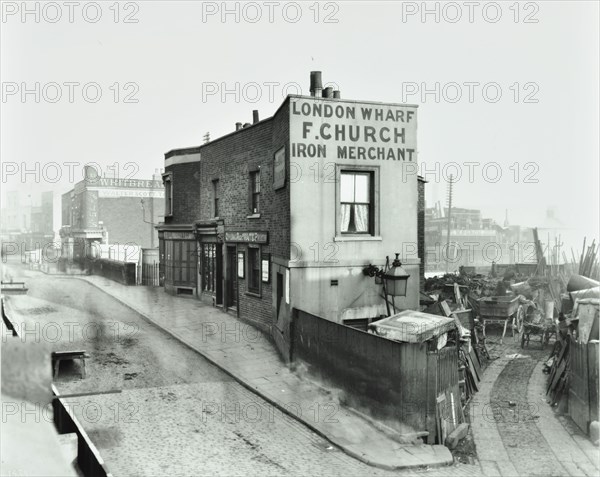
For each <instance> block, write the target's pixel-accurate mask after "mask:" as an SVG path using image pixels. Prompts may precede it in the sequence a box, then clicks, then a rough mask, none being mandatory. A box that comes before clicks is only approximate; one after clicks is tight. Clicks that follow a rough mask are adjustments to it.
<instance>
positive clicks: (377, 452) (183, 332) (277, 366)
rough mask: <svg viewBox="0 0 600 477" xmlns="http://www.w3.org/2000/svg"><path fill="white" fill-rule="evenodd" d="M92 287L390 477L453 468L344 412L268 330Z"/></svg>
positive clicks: (175, 300)
mask: <svg viewBox="0 0 600 477" xmlns="http://www.w3.org/2000/svg"><path fill="white" fill-rule="evenodd" d="M68 279H78V280H84V281H86V282H87V283H90V284H91V285H93V286H95V287H97V288H98V289H100V290H102V291H104V292H106V293H107V294H109V295H110V296H112V297H113V298H115V299H116V300H118V301H120V302H121V303H122V304H124V305H126V306H127V307H129V308H131V309H132V310H134V311H135V312H137V313H139V314H140V315H141V316H143V317H144V318H145V319H147V320H148V321H149V322H151V323H153V324H154V325H156V326H157V327H159V328H161V329H163V330H164V331H165V332H167V333H168V334H170V335H171V336H173V337H174V338H176V339H178V340H179V341H181V342H182V343H184V344H185V345H187V346H189V347H190V348H192V349H193V350H195V351H196V352H198V353H200V354H201V355H202V356H204V357H205V358H206V359H207V360H209V361H210V362H212V363H213V364H215V365H216V366H218V367H219V368H220V369H222V370H223V371H225V372H226V373H227V374H229V375H230V376H232V377H233V378H234V379H235V380H236V381H238V382H239V383H240V384H242V385H243V386H244V387H246V388H247V389H249V390H251V391H252V392H254V393H256V394H258V395H260V396H261V397H262V398H263V399H265V400H266V401H267V402H269V403H270V404H272V405H273V406H275V407H276V408H278V409H279V410H280V411H282V412H284V413H285V414H287V415H289V416H291V417H293V418H295V419H297V420H298V421H300V422H301V423H303V424H304V425H306V426H307V427H308V428H310V429H311V430H313V431H314V432H316V433H317V434H319V435H320V436H322V437H323V438H325V439H326V440H328V441H329V442H331V443H332V444H334V445H335V446H337V447H338V448H340V449H341V450H342V451H343V452H345V453H346V454H348V455H350V456H352V457H354V458H356V459H358V460H360V461H362V462H364V463H366V464H368V465H371V466H374V467H377V468H380V469H386V470H396V469H408V468H424V467H435V466H442V465H449V464H452V463H453V457H452V454H451V453H450V451H449V450H448V448H446V447H445V446H442V445H426V444H408V445H407V444H402V443H400V442H398V440H397V439H395V438H394V435H393V433H390V432H384V431H383V430H382V428H381V427H378V428H376V427H375V426H374V425H373V423H371V422H369V421H368V420H366V419H364V418H362V417H361V416H360V415H358V414H357V413H356V412H355V411H353V410H352V409H350V408H348V407H346V406H344V405H343V404H341V403H340V401H339V399H338V398H337V393H336V392H335V390H333V391H332V390H329V389H325V388H323V387H321V386H319V385H316V384H315V383H314V382H312V381H310V380H308V379H307V378H306V377H305V376H303V375H302V373H294V372H292V371H290V370H289V369H288V367H287V365H286V364H285V363H284V362H283V361H282V359H281V358H280V357H279V354H278V352H277V350H276V348H275V346H274V345H273V343H272V341H271V340H270V339H269V338H267V336H266V335H264V334H263V333H262V332H261V331H260V330H258V329H257V328H255V327H253V326H252V325H250V324H248V323H245V322H243V321H241V320H239V319H237V318H236V317H234V316H232V315H229V314H227V313H224V312H222V311H221V309H220V308H217V307H211V306H208V305H205V304H203V303H201V302H200V301H198V300H194V299H188V298H181V297H174V296H171V295H169V294H167V293H165V292H164V291H163V289H162V288H152V287H143V286H125V285H121V284H119V283H116V282H114V281H111V280H108V279H106V278H103V277H98V276H85V277H69V278H68Z"/></svg>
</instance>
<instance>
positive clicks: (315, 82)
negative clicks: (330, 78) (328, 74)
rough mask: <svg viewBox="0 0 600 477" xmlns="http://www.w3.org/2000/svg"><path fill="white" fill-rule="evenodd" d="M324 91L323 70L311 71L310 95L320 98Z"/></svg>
mask: <svg viewBox="0 0 600 477" xmlns="http://www.w3.org/2000/svg"><path fill="white" fill-rule="evenodd" d="M322 91H323V81H322V80H321V72H320V71H311V72H310V95H311V96H316V97H317V98H320V97H321V92H322Z"/></svg>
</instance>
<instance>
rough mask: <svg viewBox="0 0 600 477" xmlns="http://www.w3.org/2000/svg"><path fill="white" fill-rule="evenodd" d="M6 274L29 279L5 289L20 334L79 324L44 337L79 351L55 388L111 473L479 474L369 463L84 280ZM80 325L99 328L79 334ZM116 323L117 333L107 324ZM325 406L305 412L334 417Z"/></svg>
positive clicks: (461, 468)
mask: <svg viewBox="0 0 600 477" xmlns="http://www.w3.org/2000/svg"><path fill="white" fill-rule="evenodd" d="M12 273H13V276H14V277H15V279H26V280H27V283H28V286H29V292H28V295H26V296H13V297H10V300H9V301H10V304H11V310H12V311H13V313H14V318H16V321H17V322H21V323H23V322H25V323H27V326H28V328H27V329H29V330H35V326H34V324H35V323H39V325H40V327H39V331H38V332H37V334H34V333H30V334H29V335H28V337H29V339H34V338H36V339H47V338H49V337H50V329H51V328H52V330H53V331H54V330H56V329H60V330H62V331H63V332H64V331H65V330H67V329H68V327H67V326H66V323H73V322H78V323H79V325H81V326H80V327H75V326H74V325H71V328H72V329H75V330H78V331H77V332H75V333H74V334H73V336H72V337H69V335H68V334H67V333H63V334H62V340H60V341H55V340H54V335H52V343H51V346H52V347H53V349H72V348H83V349H86V350H87V351H88V352H89V353H90V355H91V359H89V360H88V366H87V368H88V373H87V377H86V379H83V380H82V379H80V378H79V371H80V370H79V367H78V366H77V365H70V366H69V365H65V366H64V368H61V373H60V375H59V377H58V379H57V380H56V384H57V387H58V389H59V391H60V392H61V393H62V394H64V395H68V394H75V395H76V396H75V397H73V398H65V401H66V403H67V404H70V405H71V406H72V409H73V411H74V413H75V415H76V416H77V418H78V419H79V420H80V422H81V423H82V424H83V426H84V428H85V430H86V432H88V434H89V436H90V438H91V439H92V441H93V442H94V444H95V445H96V446H97V448H98V450H99V451H100V454H101V455H102V457H103V458H104V459H105V461H106V463H107V467H108V468H109V470H110V471H111V472H113V474H114V475H115V476H130V475H140V476H154V475H163V474H169V475H174V476H191V475H283V474H285V475H323V476H326V475H378V476H385V475H403V476H404V475H406V476H411V475H414V476H416V475H431V476H436V477H437V476H440V477H441V476H446V475H456V476H471V475H478V474H480V468H479V466H478V465H462V464H457V465H453V466H447V467H440V468H432V469H416V470H413V471H396V472H393V471H386V470H382V469H378V468H375V467H372V466H369V465H366V464H364V463H362V462H360V461H358V460H356V459H354V458H352V457H350V456H349V455H347V454H345V453H344V452H342V451H341V450H340V449H338V448H336V447H335V446H332V445H331V443H330V442H328V441H327V440H326V439H324V438H323V437H321V436H319V435H318V434H316V433H315V432H313V431H311V430H310V429H308V428H307V427H306V426H305V425H303V424H302V423H300V422H298V421H297V420H296V419H294V418H292V417H290V416H288V415H286V414H284V413H282V412H281V411H280V410H278V409H277V408H275V407H274V406H272V405H271V404H270V403H268V402H267V401H265V400H264V399H262V398H261V397H260V396H258V395H256V394H254V393H252V392H250V391H249V390H247V389H246V388H244V387H243V386H241V385H240V384H238V383H237V382H236V381H235V380H233V379H232V378H231V377H230V376H228V375H227V374H225V373H224V372H222V371H221V370H220V369H218V368H217V367H216V366H214V365H212V364H211V363H209V362H207V361H206V360H205V359H204V358H203V357H202V356H200V355H198V354H197V353H196V352H194V351H192V350H190V349H189V348H188V347H187V346H185V345H183V344H182V343H180V342H179V341H177V340H175V339H173V338H172V337H171V336H170V335H167V334H165V333H163V332H162V330H160V329H158V328H156V327H155V326H153V325H151V324H149V323H148V322H146V321H145V320H144V319H142V317H140V316H139V315H138V314H136V313H135V312H133V311H132V310H131V309H129V308H127V307H125V306H123V305H122V304H121V303H119V302H118V301H116V300H114V299H112V298H110V297H107V296H106V295H105V294H104V293H103V292H101V291H99V290H97V289H96V288H94V287H92V286H91V285H89V284H87V283H85V282H83V281H81V280H77V279H69V278H66V279H59V280H56V279H54V278H53V277H50V276H46V275H44V274H42V273H40V272H32V271H28V270H24V269H21V268H18V267H15V268H12ZM86 323H93V324H94V326H93V327H89V329H90V330H91V329H92V328H93V329H94V330H96V331H95V332H94V333H91V332H90V333H89V336H88V339H86V336H84V335H82V334H81V330H83V329H85V325H86ZM115 323H119V324H120V325H119V326H116V329H119V330H121V334H120V336H117V335H115V334H114V333H112V332H110V331H111V330H113V329H115V325H114V324H115ZM109 324H111V326H108V325H109ZM125 324H127V325H128V327H125ZM98 330H103V331H102V332H99V331H98ZM80 393H81V394H84V395H78V394H80ZM323 411H324V412H319V410H318V409H315V414H314V418H315V419H324V418H326V417H327V416H329V417H331V416H330V413H329V412H327V411H330V409H327V410H323ZM338 412H341V411H340V410H339V409H334V415H333V418H335V413H338ZM192 449H193V452H191V450H192Z"/></svg>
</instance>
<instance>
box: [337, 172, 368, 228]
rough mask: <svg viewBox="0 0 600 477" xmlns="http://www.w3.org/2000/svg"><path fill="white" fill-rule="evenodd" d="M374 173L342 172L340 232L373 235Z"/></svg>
mask: <svg viewBox="0 0 600 477" xmlns="http://www.w3.org/2000/svg"><path fill="white" fill-rule="evenodd" d="M372 197H373V173H372V172H356V171H341V173H340V209H339V214H340V217H339V220H340V232H341V233H344V234H372V233H373V199H372Z"/></svg>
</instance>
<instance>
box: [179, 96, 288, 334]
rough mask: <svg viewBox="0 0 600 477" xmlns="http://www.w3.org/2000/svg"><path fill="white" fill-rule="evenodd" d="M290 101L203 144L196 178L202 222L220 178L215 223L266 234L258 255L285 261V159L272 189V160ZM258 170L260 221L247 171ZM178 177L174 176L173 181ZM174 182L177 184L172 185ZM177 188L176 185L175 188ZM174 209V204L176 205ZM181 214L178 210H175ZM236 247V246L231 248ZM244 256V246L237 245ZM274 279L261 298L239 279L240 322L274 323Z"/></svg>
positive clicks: (284, 136) (282, 142) (209, 215)
mask: <svg viewBox="0 0 600 477" xmlns="http://www.w3.org/2000/svg"><path fill="white" fill-rule="evenodd" d="M288 135H289V118H288V103H287V102H286V103H285V104H284V105H283V106H282V108H281V109H280V110H279V111H278V113H277V114H276V115H275V116H274V117H273V118H271V119H268V120H265V121H262V122H259V123H256V124H254V125H252V126H250V127H248V128H244V129H242V130H240V131H238V132H236V133H234V134H231V135H229V136H226V137H224V138H222V139H218V140H215V141H213V142H210V143H208V144H206V145H204V146H202V152H201V154H202V160H201V163H200V164H201V175H200V176H201V177H200V217H198V218H200V219H201V220H210V219H213V218H214V217H213V180H215V179H218V180H219V219H221V220H223V221H224V225H225V230H226V231H236V230H237V231H268V232H269V243H268V245H263V246H262V247H261V253H262V254H267V253H268V254H270V255H271V261H272V259H273V257H281V258H285V259H288V258H289V250H290V227H289V224H290V209H289V158H287V157H286V161H287V164H288V165H287V167H286V170H287V174H288V178H287V179H288V180H287V182H286V187H284V188H283V189H280V190H277V191H275V190H274V189H273V156H274V154H275V152H276V151H277V150H279V149H280V148H281V147H287V143H288ZM257 168H260V181H261V192H260V217H259V218H248V216H250V215H251V211H250V203H249V199H250V171H252V170H256V169H257ZM175 180H176V179H175V178H174V181H175ZM174 184H175V182H174ZM174 187H175V190H176V189H177V185H174ZM175 208H176V211H177V208H178V206H177V205H176V206H175ZM177 213H178V214H179V211H177ZM230 245H234V244H230ZM237 250H238V251H244V252H245V254H246V255H245V256H246V259H247V257H248V246H247V244H243V243H241V244H237ZM272 285H273V277H271V280H270V282H269V283H261V288H262V290H261V296H260V297H256V296H252V295H248V294H246V291H247V276H246V278H244V279H238V290H239V293H238V307H239V315H240V317H241V318H243V319H246V320H249V321H251V322H254V323H256V324H257V325H258V326H260V327H261V328H263V329H269V328H270V324H271V322H272V306H271V305H272V294H273V289H272Z"/></svg>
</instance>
